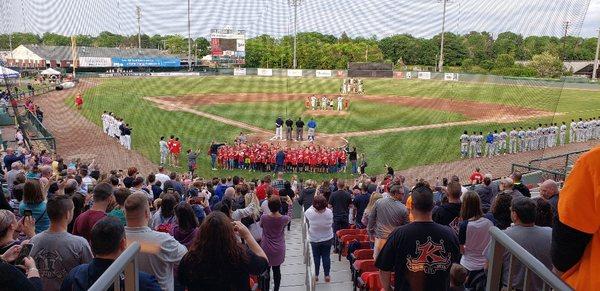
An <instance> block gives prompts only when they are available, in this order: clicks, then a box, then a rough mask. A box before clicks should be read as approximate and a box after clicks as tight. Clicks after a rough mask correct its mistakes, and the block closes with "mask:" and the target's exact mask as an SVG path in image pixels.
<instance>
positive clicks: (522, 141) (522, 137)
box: [517, 127, 527, 152]
mask: <svg viewBox="0 0 600 291" xmlns="http://www.w3.org/2000/svg"><path fill="white" fill-rule="evenodd" d="M517 135H518V137H519V151H520V152H524V151H525V149H526V148H527V132H525V130H523V128H522V127H520V128H519V133H518V134H517Z"/></svg>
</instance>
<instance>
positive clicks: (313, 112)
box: [304, 109, 348, 116]
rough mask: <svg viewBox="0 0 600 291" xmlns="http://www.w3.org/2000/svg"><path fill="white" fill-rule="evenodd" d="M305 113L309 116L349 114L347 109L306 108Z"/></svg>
mask: <svg viewBox="0 0 600 291" xmlns="http://www.w3.org/2000/svg"><path fill="white" fill-rule="evenodd" d="M304 114H305V115H307V116H344V115H348V111H347V110H342V111H337V110H310V109H309V110H306V111H304Z"/></svg>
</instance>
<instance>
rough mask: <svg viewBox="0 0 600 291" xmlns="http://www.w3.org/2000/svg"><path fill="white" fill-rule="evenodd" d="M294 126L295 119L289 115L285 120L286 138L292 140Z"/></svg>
mask: <svg viewBox="0 0 600 291" xmlns="http://www.w3.org/2000/svg"><path fill="white" fill-rule="evenodd" d="M292 126H294V121H292V119H291V118H289V117H288V119H287V120H286V121H285V139H287V140H292Z"/></svg>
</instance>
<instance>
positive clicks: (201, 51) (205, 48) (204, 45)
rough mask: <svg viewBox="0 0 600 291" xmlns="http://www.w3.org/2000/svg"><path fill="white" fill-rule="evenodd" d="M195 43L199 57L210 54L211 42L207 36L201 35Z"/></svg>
mask: <svg viewBox="0 0 600 291" xmlns="http://www.w3.org/2000/svg"><path fill="white" fill-rule="evenodd" d="M194 43H195V45H196V52H197V56H198V58H203V57H204V56H206V55H209V54H210V42H209V41H208V40H207V39H206V38H204V37H199V38H197V39H196V40H194Z"/></svg>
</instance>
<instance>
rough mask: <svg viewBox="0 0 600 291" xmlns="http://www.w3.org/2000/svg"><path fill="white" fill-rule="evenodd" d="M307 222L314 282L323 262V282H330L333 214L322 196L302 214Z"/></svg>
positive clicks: (316, 197) (317, 197)
mask: <svg viewBox="0 0 600 291" xmlns="http://www.w3.org/2000/svg"><path fill="white" fill-rule="evenodd" d="M304 217H306V219H307V220H308V241H309V242H310V247H311V249H312V252H313V259H314V261H315V274H316V277H315V280H316V281H318V280H319V269H320V266H321V261H322V262H323V271H324V273H325V282H329V281H331V277H329V271H330V269H331V245H332V243H333V212H332V211H331V209H329V208H327V199H325V197H324V196H323V195H317V196H315V198H314V200H313V205H312V206H311V207H310V208H308V209H307V210H306V211H305V212H304Z"/></svg>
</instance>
